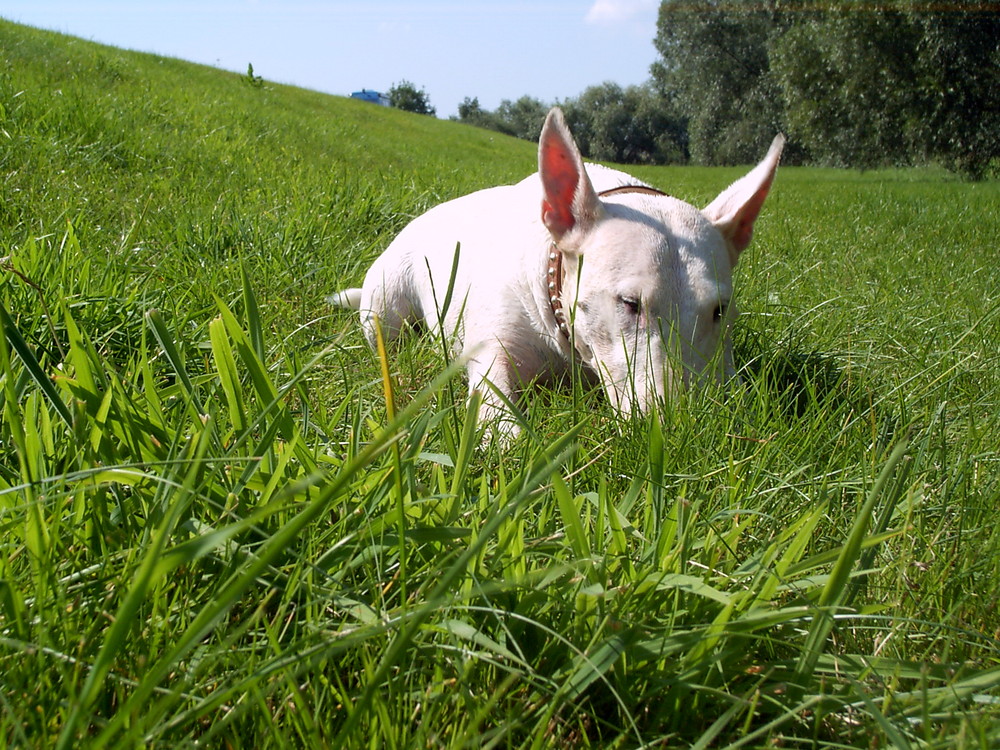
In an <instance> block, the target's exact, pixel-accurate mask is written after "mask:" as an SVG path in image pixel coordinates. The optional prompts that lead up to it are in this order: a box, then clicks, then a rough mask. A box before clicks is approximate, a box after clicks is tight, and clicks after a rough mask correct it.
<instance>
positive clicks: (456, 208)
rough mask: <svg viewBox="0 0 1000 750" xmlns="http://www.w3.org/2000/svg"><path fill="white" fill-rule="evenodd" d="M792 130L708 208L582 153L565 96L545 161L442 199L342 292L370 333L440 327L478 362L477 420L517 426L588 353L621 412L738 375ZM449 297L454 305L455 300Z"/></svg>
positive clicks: (474, 377) (548, 135)
mask: <svg viewBox="0 0 1000 750" xmlns="http://www.w3.org/2000/svg"><path fill="white" fill-rule="evenodd" d="M783 146H784V137H783V136H781V135H778V136H777V137H776V138H775V139H774V142H773V144H772V145H771V148H770V150H769V151H768V153H767V155H766V156H765V157H764V160H763V161H761V162H760V164H758V165H757V166H756V167H755V168H754V169H753V170H752V171H750V172H749V173H748V174H747V175H745V176H744V177H742V178H741V179H739V180H738V181H736V182H735V183H733V184H732V185H731V186H730V187H729V188H727V189H726V190H724V191H723V192H722V193H721V194H720V195H719V196H718V197H717V198H716V199H715V200H713V201H712V202H711V203H710V204H709V205H708V206H707V207H706V208H704V209H702V210H698V209H697V208H695V207H694V206H692V205H690V204H688V203H685V202H683V201H680V200H678V199H676V198H672V197H670V196H669V195H666V194H664V193H662V192H660V191H659V190H656V189H654V188H652V187H650V186H649V185H647V184H645V183H642V182H640V181H638V180H636V179H634V178H632V177H630V176H629V175H627V174H625V173H623V172H619V171H616V170H613V169H609V168H607V167H602V166H599V165H593V164H588V165H584V163H583V159H582V158H581V155H580V151H579V149H578V148H577V145H576V143H575V141H574V140H573V137H572V135H571V134H570V131H569V128H568V127H567V126H566V122H565V120H564V119H563V115H562V112H561V111H560V110H559V109H558V108H554V109H552V111H550V112H549V114H548V117H547V118H546V120H545V125H544V126H543V128H542V132H541V136H540V138H539V144H538V172H537V173H536V174H533V175H531V176H530V177H528V178H526V179H524V180H522V181H521V182H519V183H517V184H515V185H509V186H503V187H494V188H489V189H486V190H480V191H478V192H475V193H472V194H470V195H466V196H464V197H461V198H457V199H455V200H452V201H449V202H447V203H443V204H441V205H439V206H436V207H435V208H432V209H431V210H430V211H428V212H427V213H425V214H423V215H421V216H419V217H417V218H416V219H414V220H413V221H412V222H411V223H410V224H408V225H407V226H406V227H405V228H404V229H403V230H402V232H400V234H399V235H398V236H397V237H396V239H395V240H394V241H393V242H392V243H391V244H390V245H389V247H388V248H387V249H386V250H385V252H384V253H383V254H382V255H381V256H380V257H379V258H378V259H377V260H376V261H375V263H374V264H373V265H372V266H371V268H370V269H369V270H368V273H367V275H366V276H365V280H364V284H363V286H362V288H361V289H348V290H345V291H343V292H340V293H338V294H336V295H334V296H333V297H332V298H331V301H333V302H334V304H337V305H339V306H342V307H351V308H355V309H358V310H360V313H361V326H362V328H363V330H364V334H365V337H366V339H367V340H368V342H369V344H371V345H372V346H373V347H374V346H375V344H376V338H377V334H376V326H379V327H380V328H381V331H382V334H383V336H384V337H385V339H386V340H392V339H394V338H396V337H397V336H398V335H399V334H400V333H401V331H402V330H403V329H404V328H406V327H407V325H408V324H423V325H422V327H423V329H424V330H428V331H433V332H441V333H443V334H444V335H445V336H447V337H448V338H449V340H450V341H452V342H453V345H454V347H455V351H456V352H458V353H460V354H461V355H462V356H463V357H464V358H465V361H466V363H467V365H466V366H467V371H468V377H469V387H470V388H473V389H479V390H480V391H481V393H482V396H483V400H482V404H481V406H480V411H479V419H480V421H482V422H487V423H490V425H491V426H490V428H489V429H490V430H491V431H493V432H494V433H496V434H499V435H501V436H502V437H503V438H504V439H509V438H510V437H512V436H513V435H514V434H515V433H516V432H517V430H518V427H517V423H516V420H515V419H514V416H513V414H512V413H511V412H510V409H509V408H508V406H507V404H508V403H512V402H513V401H514V399H515V398H516V397H517V396H518V394H519V393H520V392H521V391H523V390H524V387H525V386H526V385H527V384H530V383H532V382H534V381H536V380H538V379H539V378H540V377H541V376H545V375H550V374H555V373H558V372H560V371H562V370H564V369H565V368H566V367H567V366H568V365H569V363H571V362H572V361H573V360H577V361H580V362H582V363H583V364H584V365H585V367H586V368H588V369H589V370H590V371H592V372H593V373H594V374H595V375H596V376H597V378H599V380H600V382H601V383H602V385H603V387H604V390H605V391H606V392H607V396H608V399H609V400H610V402H611V403H612V404H613V406H614V407H615V408H616V409H617V410H618V412H620V413H622V414H629V413H630V412H631V411H632V410H633V409H636V410H638V411H640V412H644V411H648V410H649V409H650V408H651V407H652V406H653V405H654V404H656V403H657V400H658V399H663V398H666V397H668V396H669V395H670V394H671V393H674V392H675V391H677V389H679V388H681V387H683V386H684V385H685V384H691V385H697V384H698V383H703V382H705V381H707V380H716V381H723V380H726V379H728V378H731V377H732V376H733V375H734V368H733V361H732V351H731V343H730V340H729V329H730V327H731V326H732V323H733V320H734V319H735V317H736V314H737V313H736V310H735V307H734V305H733V304H732V299H733V278H732V270H733V267H734V266H735V265H736V262H737V259H738V258H739V256H740V253H742V252H743V251H744V250H745V249H746V248H747V246H748V245H749V243H750V238H751V235H752V233H753V226H754V222H755V221H756V219H757V216H758V214H759V213H760V210H761V206H762V205H763V203H764V199H765V197H766V196H767V194H768V191H769V190H770V188H771V183H772V181H773V180H774V175H775V171H776V169H777V166H778V161H779V159H780V157H781V151H782V148H783ZM446 299H447V300H449V304H447V307H445V306H444V302H445V300H446Z"/></svg>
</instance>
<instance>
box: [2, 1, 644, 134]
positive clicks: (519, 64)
mask: <svg viewBox="0 0 1000 750" xmlns="http://www.w3.org/2000/svg"><path fill="white" fill-rule="evenodd" d="M658 6H659V3H658V0H576V1H573V0H551V1H549V0H535V1H534V2H531V1H530V0H527V1H525V2H517V1H515V0H510V1H509V2H508V1H504V0H486V1H484V2H479V1H478V0H465V1H464V2H462V1H460V0H459V1H452V0H441V1H440V2H438V1H435V0H425V1H424V2H402V1H399V0H397V1H395V2H394V1H392V0H328V1H327V2H320V1H318V0H314V1H313V2H308V1H302V2H299V1H296V0H291V1H290V2H280V0H201V1H200V2H192V1H191V0H175V1H173V2H169V1H165V0H161V1H160V2H146V1H144V0H108V1H106V2H102V1H101V0H94V1H93V2H87V1H86V0H64V1H56V0H4V2H3V3H2V4H0V16H2V17H3V18H6V19H8V20H11V21H17V22H19V23H24V24H28V25H29V26H37V27H40V28H46V29H52V30H55V31H60V32H64V33H67V34H72V35H74V36H78V37H82V38H84V39H89V40H93V41H96V42H101V43H104V44H110V45H113V46H116V47H122V48H125V49H133V50H139V51H142V52H155V53H157V54H161V55H166V56H169V57H179V58H182V59H184V60H191V61H193V62H200V63H205V64H208V65H214V66H216V67H220V68H225V69H227V70H233V71H237V72H241V73H242V72H245V71H246V69H247V63H253V66H254V72H255V73H256V74H257V75H260V76H262V77H263V78H264V79H265V80H268V81H274V82H278V83H290V84H294V85H297V86H302V87H305V88H309V89H315V90H317V91H325V92H327V93H331V94H342V95H347V94H350V93H351V92H352V91H355V90H357V89H360V88H369V89H376V90H381V91H385V90H387V89H388V88H389V87H390V86H392V84H394V83H397V82H399V81H402V80H404V79H405V80H409V81H411V82H412V83H414V84H416V85H417V86H418V87H422V88H424V89H425V90H426V91H427V94H428V96H429V97H430V100H431V104H433V105H434V106H435V107H437V111H438V116H439V117H447V116H449V115H452V114H455V113H456V111H457V108H458V104H459V103H460V102H461V101H462V100H463V99H464V98H465V97H467V96H470V97H472V96H475V97H478V98H479V102H480V104H481V105H482V106H483V107H485V108H487V109H495V108H496V107H497V105H499V104H500V101H501V100H502V99H517V98H519V97H520V96H523V95H525V94H528V95H530V96H534V97H536V98H538V99H541V100H542V101H544V102H547V103H548V102H552V101H555V100H556V99H566V98H569V97H574V96H576V95H578V94H580V93H581V92H582V91H583V90H584V89H586V88H587V87H588V86H592V85H596V84H599V83H602V82H604V81H614V82H616V83H619V84H622V85H623V86H624V85H629V84H636V83H643V82H644V81H646V80H648V79H649V66H650V64H651V63H653V62H654V60H655V59H656V51H655V49H654V48H653V37H654V36H655V34H656V14H657V8H658Z"/></svg>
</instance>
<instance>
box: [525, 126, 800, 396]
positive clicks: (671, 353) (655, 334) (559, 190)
mask: <svg viewBox="0 0 1000 750" xmlns="http://www.w3.org/2000/svg"><path fill="white" fill-rule="evenodd" d="M783 145H784V138H783V137H782V136H780V135H779V136H778V137H777V138H775V140H774V143H773V144H772V146H771V149H770V151H768V153H767V156H766V157H765V158H764V160H763V161H762V162H761V163H760V164H758V165H757V167H755V168H754V169H753V170H752V171H751V172H750V173H749V174H747V175H746V176H745V177H743V178H742V179H740V180H738V181H737V182H735V183H733V185H731V186H730V187H729V188H728V189H726V190H725V191H723V192H722V194H721V195H719V196H718V197H717V198H716V199H715V200H714V201H712V203H711V204H709V206H708V207H707V208H705V209H703V210H698V209H697V208H695V207H694V206H692V205H690V204H687V203H684V202H683V201H680V200H677V199H675V198H671V197H669V196H665V195H664V196H661V195H650V194H648V193H647V192H634V193H632V192H616V193H615V194H614V195H613V196H608V197H606V198H604V199H603V200H602V198H601V196H599V195H598V193H597V192H596V191H595V189H594V186H593V185H592V183H591V180H590V178H589V177H588V176H587V172H586V170H585V169H584V166H583V160H582V158H581V156H580V151H579V149H578V148H577V146H576V143H575V142H574V141H573V137H572V135H571V134H570V132H569V129H568V128H567V127H566V123H565V121H564V119H563V116H562V113H561V112H560V111H559V110H558V109H553V110H552V111H551V112H550V113H549V116H548V118H547V119H546V121H545V126H544V127H543V129H542V134H541V137H540V140H539V147H538V163H539V175H540V177H541V182H542V190H543V199H542V222H543V223H544V224H545V227H546V228H547V229H548V231H549V234H550V235H551V236H552V241H553V242H554V243H555V246H556V248H558V251H559V252H561V253H562V255H563V258H564V261H563V266H564V269H565V282H564V291H563V299H562V303H563V306H564V308H565V310H566V311H567V315H568V316H569V317H570V320H571V325H572V331H571V334H572V337H573V340H574V343H575V345H576V347H577V350H578V351H579V353H580V354H581V356H582V357H583V359H584V361H585V362H586V363H587V364H588V365H590V366H591V367H592V368H593V369H594V370H595V371H596V372H597V373H598V374H599V375H600V378H601V381H602V382H603V383H604V387H605V389H606V390H607V393H608V396H609V398H610V399H611V401H612V403H613V404H614V405H615V406H616V407H617V408H618V409H619V410H621V411H624V412H627V411H630V410H631V409H632V408H633V407H637V408H638V409H639V410H640V411H646V410H647V409H649V408H650V407H651V406H652V405H653V404H654V403H655V402H656V400H657V399H660V398H663V397H664V396H665V395H667V394H669V393H671V392H673V391H674V390H676V389H677V388H679V387H680V386H681V385H682V384H688V383H691V384H696V383H699V382H704V381H705V380H709V379H714V380H723V379H725V378H728V377H730V376H732V375H733V363H732V353H731V351H730V349H731V346H730V342H729V328H730V326H731V325H732V322H733V320H734V319H735V317H736V310H735V308H734V305H733V303H732V300H733V281H732V269H733V267H734V266H735V265H736V262H737V259H738V258H739V255H740V253H742V252H743V250H745V249H746V247H747V246H748V245H749V244H750V238H751V235H752V233H753V224H754V221H755V220H756V219H757V216H758V214H759V213H760V209H761V206H762V205H763V203H764V198H765V197H766V196H767V193H768V190H769V189H770V187H771V182H772V181H773V179H774V173H775V170H776V169H777V166H778V160H779V158H780V156H781V150H782V147H783Z"/></svg>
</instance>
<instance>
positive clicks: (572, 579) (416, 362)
mask: <svg viewBox="0 0 1000 750" xmlns="http://www.w3.org/2000/svg"><path fill="white" fill-rule="evenodd" d="M534 164H535V147H534V146H533V145H532V144H530V143H524V142H519V141H514V140H511V139H507V138H504V137H501V136H498V135H496V134H494V133H490V132H486V131H480V130H475V129H472V128H469V127H466V126H462V125H459V124H456V123H451V122H442V121H438V120H434V119H431V118H428V117H421V116H416V115H409V114H406V113H402V112H398V111H394V110H388V109H382V108H378V107H375V106H373V105H369V104H366V103H362V102H354V101H350V100H346V99H343V98H337V97H331V96H325V95H321V94H317V93H314V92H309V91H302V90H299V89H295V88H290V87H282V86H274V85H271V84H268V83H266V82H265V84H264V85H263V86H258V85H254V84H252V83H251V82H249V81H248V80H246V79H245V78H244V77H242V76H239V75H233V74H230V73H225V72H221V71H218V70H213V69H211V68H206V67H202V66H196V65H190V64H187V63H184V62H180V61H176V60H168V59H163V58H159V57H156V56H151V55H146V54H139V53H132V52H124V51H120V50H115V49H110V48H107V47H102V46H99V45H95V44H91V43H88V42H84V41H81V40H79V39H73V38H69V37H65V36H60V35H57V34H52V33H47V32H40V31H36V30H32V29H28V28H24V27H21V26H17V25H14V24H10V23H7V22H3V21H0V256H2V259H0V271H2V272H3V273H2V276H0V675H2V679H0V706H2V708H3V710H0V745H4V746H16V747H29V746H33V747H54V748H76V747H109V746H113V747H140V746H142V747H194V746H198V747H232V748H256V747H268V746H275V747H285V746H288V747H335V748H356V747H357V748H360V747H398V748H409V747H448V748H480V747H560V748H563V747H565V748H587V747H659V746H663V747H695V746H697V747H709V746H729V747H739V746H753V747H757V746H761V747H762V746H788V747H791V746H796V747H798V746H802V747H807V746H808V747H818V748H824V747H830V748H833V747H837V748H842V747H876V746H878V747H882V746H895V747H914V746H919V747H928V748H930V747H933V748H938V747H940V748H944V747H963V748H964V747H984V748H985V747H995V746H996V745H997V743H998V741H1000V669H998V664H1000V614H998V611H1000V609H998V604H1000V601H998V593H997V586H996V582H997V581H998V580H1000V527H998V525H997V523H996V518H997V513H998V512H1000V449H998V446H1000V354H998V352H1000V266H998V264H997V263H996V262H995V256H996V237H997V236H998V235H1000V183H996V182H988V181H987V182H983V183H980V184H975V185H972V184H966V183H963V182H961V181H958V180H956V179H954V178H952V177H949V176H947V175H943V174H942V173H941V172H940V171H931V170H900V171H881V172H866V173H858V172H852V171H832V170H822V169H786V168H784V167H783V168H781V169H779V172H778V177H777V179H776V182H775V186H774V189H773V195H772V196H771V197H769V199H768V202H767V205H766V206H765V209H764V213H763V215H762V217H761V219H760V221H759V223H758V226H757V229H756V230H755V238H754V246H753V249H752V250H751V251H749V252H747V253H745V254H744V256H743V257H742V258H741V260H740V263H739V266H738V267H737V268H736V276H737V281H738V301H739V306H740V308H741V310H742V315H741V316H740V318H739V320H738V321H737V323H736V326H735V335H734V343H735V347H734V348H735V350H736V358H737V365H738V366H739V367H740V370H741V373H740V374H741V381H740V382H739V383H734V384H731V385H730V386H729V387H727V388H725V389H723V388H722V387H721V386H720V387H715V386H713V385H708V386H706V388H704V389H703V390H689V391H681V392H679V393H677V394H676V395H673V396H671V397H670V398H669V399H665V400H664V402H663V403H662V404H660V405H659V408H658V410H657V413H654V414H651V415H641V414H632V415H624V416H623V415H618V414H616V413H615V412H613V411H612V409H611V408H610V406H609V404H608V401H607V399H606V398H605V397H604V394H603V391H602V390H601V389H600V388H594V387H592V382H591V380H590V379H587V378H584V377H582V372H581V370H580V369H579V368H575V369H571V372H570V375H569V376H568V377H567V378H566V379H565V381H564V382H559V383H555V384H551V385H545V386H539V387H538V388H537V389H536V390H534V391H532V397H531V398H525V399H522V401H521V402H520V408H521V409H522V410H523V412H524V414H523V419H524V432H523V434H522V435H521V436H520V437H519V438H517V440H516V441H514V443H513V444H512V445H510V446H508V447H503V446H498V445H496V444H484V443H483V442H482V441H481V436H480V434H479V433H477V425H476V421H475V409H474V408H473V409H470V408H469V406H468V404H467V401H468V400H469V399H468V397H467V393H466V388H465V384H464V382H463V381H462V379H461V377H455V374H456V368H455V367H453V366H449V357H450V350H449V348H448V347H447V346H446V345H445V342H442V341H440V340H439V339H436V338H435V337H434V336H426V337H423V338H419V339H406V340H403V341H401V342H399V344H398V345H397V346H395V347H394V348H393V350H392V352H391V354H390V355H388V356H386V357H385V358H384V359H380V358H379V357H378V356H376V355H375V354H373V353H372V352H371V351H370V349H369V348H368V347H367V346H365V345H364V343H363V342H362V340H361V336H360V334H359V331H358V326H357V322H356V316H355V315H353V314H349V313H346V312H344V311H338V310H333V309H331V308H330V307H329V306H328V305H327V304H326V302H325V298H326V296H327V295H328V294H330V293H331V292H332V291H334V290H336V289H338V288H341V287H343V286H344V285H345V284H354V283H357V282H358V281H360V279H361V276H362V274H363V272H364V269H365V268H366V267H367V265H368V264H369V262H370V261H371V260H372V259H373V258H374V257H375V256H376V255H377V254H378V253H379V252H380V251H381V250H382V248H383V247H384V246H385V245H386V244H387V243H388V241H389V239H390V238H391V236H392V235H393V234H394V233H395V232H396V231H397V230H398V229H399V228H400V227H402V226H403V225H404V224H405V223H406V222H407V221H408V220H409V218H410V217H412V216H414V215H416V214H418V213H419V212H421V211H422V210H424V209H425V208H427V207H428V206H431V205H433V204H435V203H437V202H439V201H441V200H444V199H447V198H450V197H453V196H456V195H460V194H462V193H465V192H468V191H471V190H473V189H476V188H479V187H483V186H486V185H490V184H496V183H503V182H509V181H512V180H516V179H520V178H521V177H523V176H524V175H526V174H528V173H529V172H531V171H533V169H534ZM740 173H741V170H738V169H725V170H719V169H686V168H645V169H643V170H641V176H642V177H643V178H644V179H647V180H649V181H650V182H651V183H653V184H655V185H658V186H660V187H662V188H664V189H666V190H668V191H670V192H671V193H672V194H674V195H677V196H679V197H683V198H685V199H688V200H691V201H693V202H695V203H697V204H699V205H704V204H705V203H706V202H707V201H709V200H710V199H711V198H712V197H713V196H714V195H715V194H716V193H718V192H719V191H720V190H721V189H722V188H723V187H725V185H727V184H728V183H729V182H730V181H731V180H732V179H734V178H735V177H737V176H738V175H739V174H740ZM473 406H474V403H473Z"/></svg>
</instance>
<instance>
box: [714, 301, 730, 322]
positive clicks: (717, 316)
mask: <svg viewBox="0 0 1000 750" xmlns="http://www.w3.org/2000/svg"><path fill="white" fill-rule="evenodd" d="M728 309H729V305H728V304H727V303H725V302H720V303H719V304H717V305H716V306H715V310H714V311H713V312H712V319H713V320H714V321H715V322H716V323H718V322H719V321H720V320H722V319H723V318H724V317H726V310H728Z"/></svg>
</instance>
